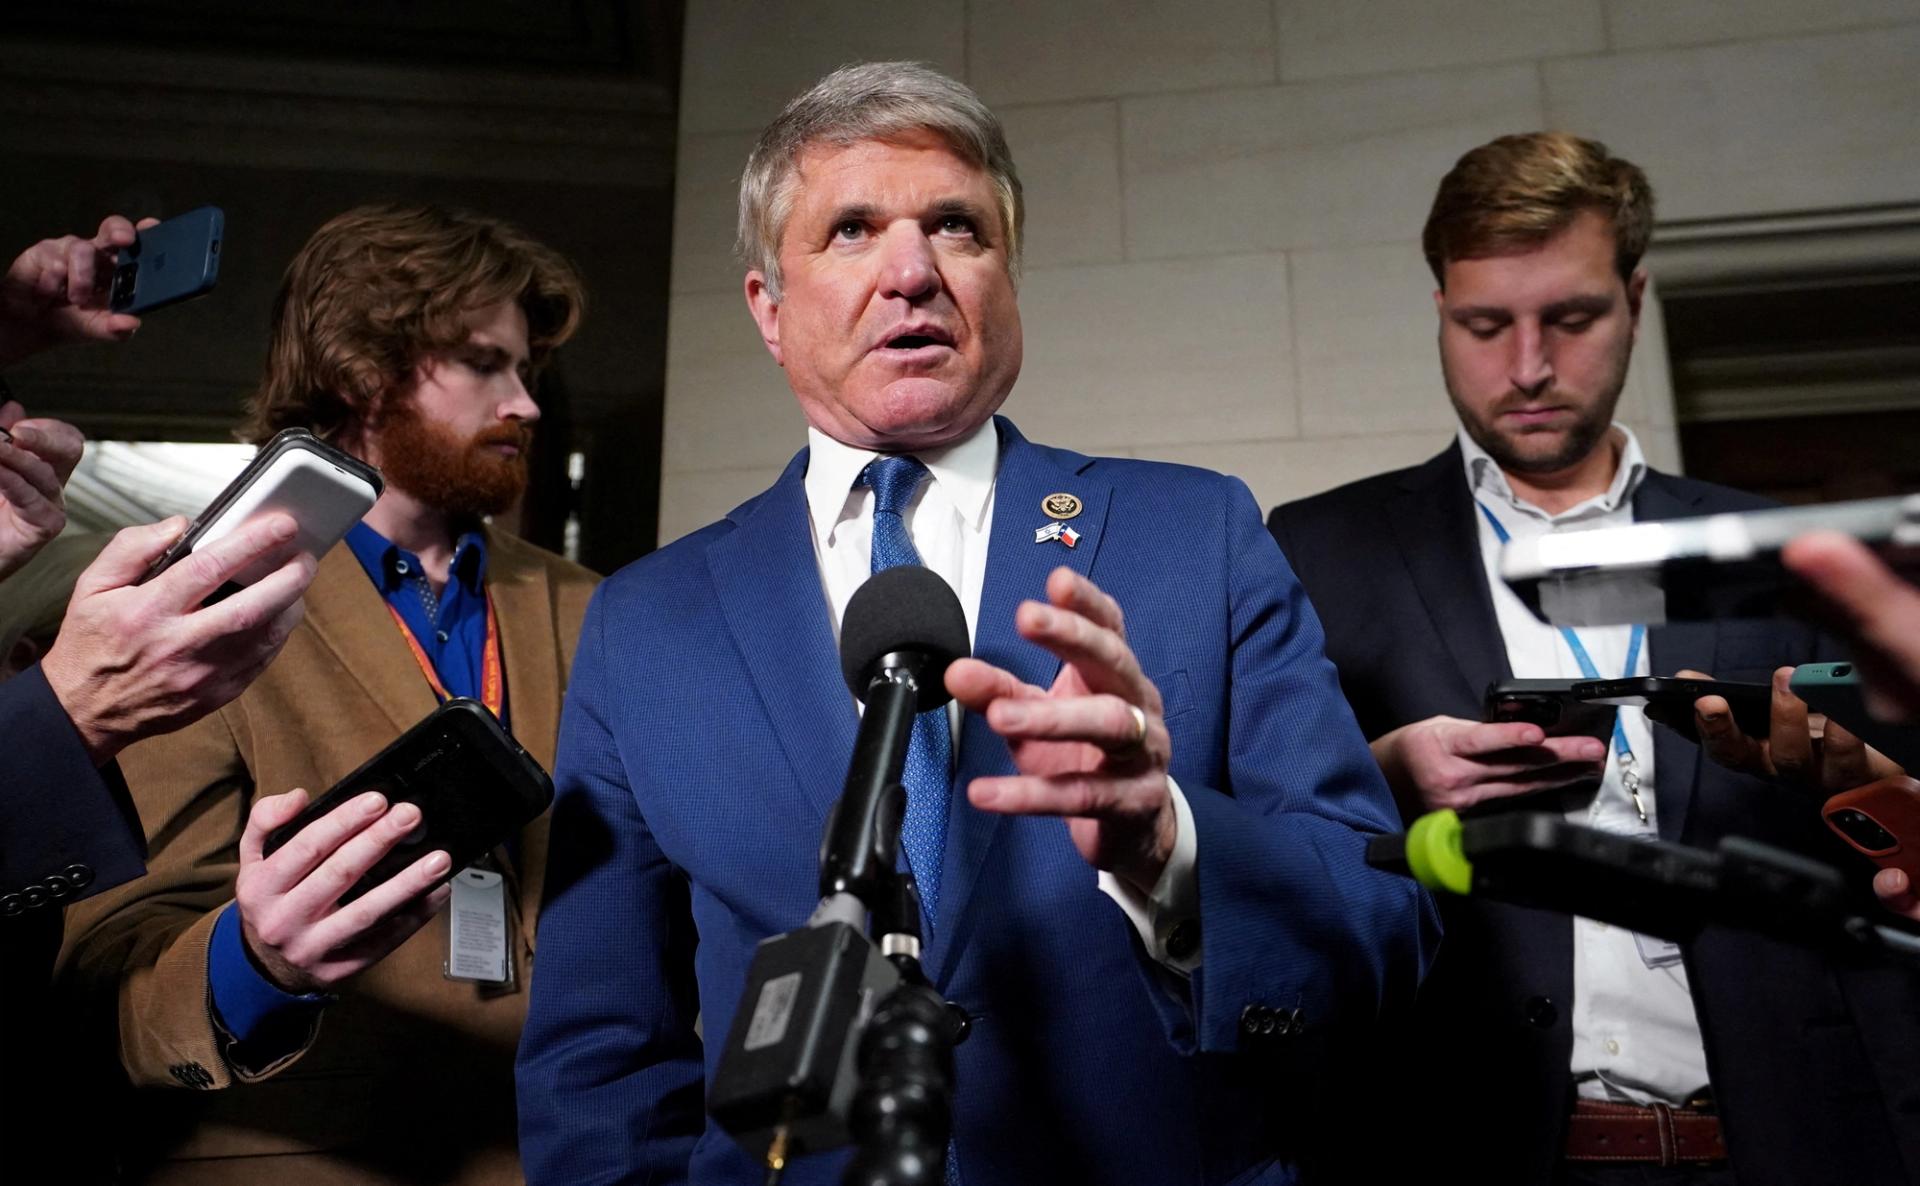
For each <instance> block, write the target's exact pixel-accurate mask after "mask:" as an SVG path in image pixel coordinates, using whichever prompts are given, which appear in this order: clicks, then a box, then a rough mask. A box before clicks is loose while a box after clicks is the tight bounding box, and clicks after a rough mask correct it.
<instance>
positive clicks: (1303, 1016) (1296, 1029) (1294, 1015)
mask: <svg viewBox="0 0 1920 1186" xmlns="http://www.w3.org/2000/svg"><path fill="white" fill-rule="evenodd" d="M1282 1012H1284V1013H1285V1014H1286V1018H1287V1031H1286V1032H1287V1033H1290V1034H1301V1033H1305V1032H1306V1029H1307V1011H1306V1010H1305V1009H1300V1008H1294V1009H1287V1010H1283V1011H1282Z"/></svg>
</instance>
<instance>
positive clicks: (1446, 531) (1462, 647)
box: [1387, 443, 1512, 705]
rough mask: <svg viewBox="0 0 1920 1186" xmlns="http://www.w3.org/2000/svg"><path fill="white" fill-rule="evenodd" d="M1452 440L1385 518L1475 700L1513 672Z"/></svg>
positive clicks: (1420, 471)
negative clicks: (1494, 607) (1501, 634)
mask: <svg viewBox="0 0 1920 1186" xmlns="http://www.w3.org/2000/svg"><path fill="white" fill-rule="evenodd" d="M1475 514H1477V512H1476V511H1475V510H1474V506H1473V496H1472V494H1470V493H1469V492H1468V490H1467V480H1466V471H1465V468H1464V463H1463V462H1462V461H1461V459H1460V446H1459V444H1458V443H1456V444H1454V445H1453V446H1452V447H1450V448H1449V449H1448V450H1447V451H1446V452H1444V453H1442V454H1440V455H1439V456H1438V457H1435V458H1434V459H1433V460H1431V461H1429V462H1427V463H1426V464H1425V465H1423V466H1421V467H1420V468H1419V469H1417V470H1415V471H1414V472H1413V473H1412V474H1410V475H1408V477H1407V480H1406V482H1405V484H1404V485H1403V487H1402V488H1401V490H1400V492H1399V493H1398V494H1396V495H1394V496H1393V498H1392V499H1391V500H1390V501H1389V503H1388V515H1387V518H1388V522H1389V524H1390V526H1391V528H1392V531H1393V534H1394V538H1395V540H1396V541H1397V542H1398V543H1399V545H1400V554H1401V557H1402V558H1403V559H1404V560H1405V561H1406V565H1407V571H1408V572H1409V573H1411V574H1412V576H1413V584H1414V588H1415V590H1416V591H1417V592H1418V593H1419V595H1420V600H1421V601H1422V602H1423V603H1425V605H1426V608H1427V616H1428V618H1429V619H1430V620H1431V621H1432V624H1433V631H1434V634H1435V636H1436V637H1438V638H1439V640H1440V642H1441V644H1442V645H1443V646H1444V647H1445V648H1446V650H1447V653H1448V654H1449V655H1451V656H1452V657H1453V661H1454V665H1455V667H1456V668H1457V669H1458V670H1459V673H1460V676H1461V678H1462V679H1463V680H1465V681H1466V685H1467V691H1468V694H1469V697H1470V699H1471V701H1472V703H1474V704H1476V705H1477V704H1479V703H1480V700H1481V697H1483V696H1484V695H1485V694H1486V690H1487V685H1488V684H1491V683H1493V682H1494V681H1496V680H1501V679H1506V678H1507V677H1508V676H1509V675H1511V674H1512V668H1511V667H1510V666H1509V665H1508V663H1507V647H1506V643H1505V642H1504V641H1503V640H1502V639H1501V636H1500V628H1499V624H1498V622H1497V621H1496V619H1495V618H1494V614H1493V595H1492V594H1491V593H1490V592H1489V591H1488V589H1487V575H1486V567H1485V565H1484V564H1483V563H1482V561H1481V557H1480V533H1479V524H1478V522H1477V521H1476V520H1475V519H1474V516H1475Z"/></svg>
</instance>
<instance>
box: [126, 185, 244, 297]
mask: <svg viewBox="0 0 1920 1186" xmlns="http://www.w3.org/2000/svg"><path fill="white" fill-rule="evenodd" d="M226 229H227V216H226V212H225V211H223V210H221V209H220V207H218V206H200V207H197V208H195V209H193V210H189V211H187V212H186V213H185V214H180V215H176V216H174V217H173V218H169V219H167V220H166V221H165V222H162V223H159V224H157V225H155V226H150V227H148V228H146V229H145V230H143V231H136V232H135V234H134V241H133V245H132V246H130V247H123V248H121V249H120V250H119V251H118V252H117V253H115V256H114V263H113V275H112V277H111V278H110V280H109V283H108V288H107V307H108V308H109V309H111V310H112V311H113V312H115V313H139V314H146V313H151V312H153V311H154V310H155V309H164V308H166V307H167V306H168V305H176V304H179V303H180V302H181V301H189V300H192V299H193V298H194V297H197V296H204V295H205V294H206V293H209V292H211V291H213V286H214V285H215V284H216V283H218V282H219V280H220V248H221V246H222V241H223V240H224V239H225V238H226Z"/></svg>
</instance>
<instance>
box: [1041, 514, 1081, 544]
mask: <svg viewBox="0 0 1920 1186" xmlns="http://www.w3.org/2000/svg"><path fill="white" fill-rule="evenodd" d="M1056 539H1057V540H1059V541H1060V542H1061V543H1063V544H1065V545H1067V546H1068V547H1069V548H1071V547H1073V546H1074V545H1076V544H1078V543H1079V542H1080V533H1079V532H1077V531H1075V530H1074V529H1073V528H1071V527H1068V526H1067V525H1066V524H1065V523H1062V522H1060V520H1058V519H1055V520H1054V521H1053V522H1051V523H1049V524H1047V525H1046V526H1045V527H1042V528H1039V529H1038V530H1036V531H1035V532H1034V533H1033V542H1034V543H1036V544H1044V543H1047V542H1048V541H1050V540H1056Z"/></svg>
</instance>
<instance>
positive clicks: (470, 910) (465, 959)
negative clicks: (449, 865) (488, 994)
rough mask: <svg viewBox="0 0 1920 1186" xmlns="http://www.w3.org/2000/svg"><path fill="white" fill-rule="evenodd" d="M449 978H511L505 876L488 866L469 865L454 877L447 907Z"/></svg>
mask: <svg viewBox="0 0 1920 1186" xmlns="http://www.w3.org/2000/svg"><path fill="white" fill-rule="evenodd" d="M446 974H447V979H449V980H474V981H478V982H480V983H482V984H506V983H508V982H509V981H511V980H512V979H513V960H512V957H511V956H510V955H509V954H508V952H507V886H506V879H505V878H503V877H502V876H501V875H500V874H499V873H496V872H494V871H493V870H491V869H477V868H474V867H473V866H471V865H469V866H468V867H467V868H465V869H462V870H460V872H459V873H457V874H455V875H454V878H453V901H452V902H451V903H450V904H449V905H448V907H447V964H446Z"/></svg>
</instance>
